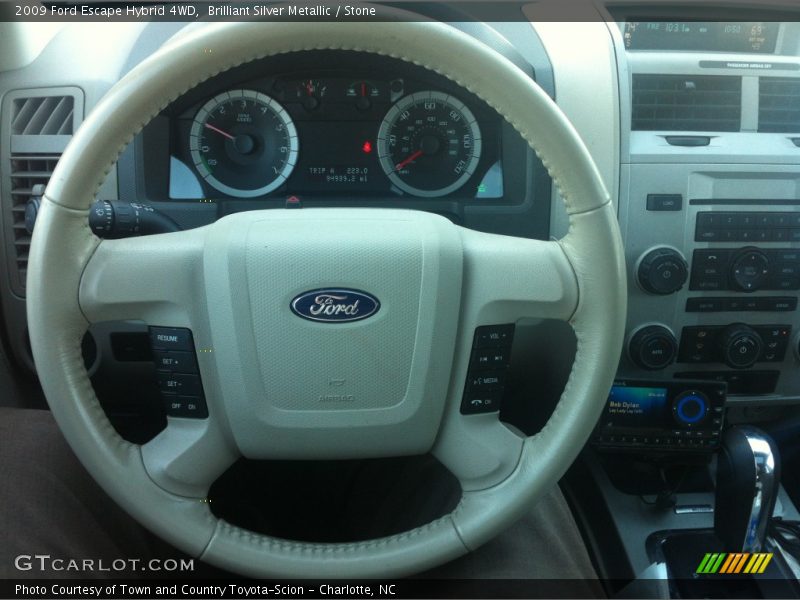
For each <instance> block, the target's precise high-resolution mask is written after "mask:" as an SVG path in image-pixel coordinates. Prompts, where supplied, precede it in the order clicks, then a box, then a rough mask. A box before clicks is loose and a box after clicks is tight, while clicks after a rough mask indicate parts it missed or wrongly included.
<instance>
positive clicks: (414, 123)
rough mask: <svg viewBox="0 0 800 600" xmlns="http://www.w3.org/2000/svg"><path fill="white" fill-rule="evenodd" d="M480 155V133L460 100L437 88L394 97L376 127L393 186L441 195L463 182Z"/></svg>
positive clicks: (381, 156)
mask: <svg viewBox="0 0 800 600" xmlns="http://www.w3.org/2000/svg"><path fill="white" fill-rule="evenodd" d="M480 156H481V132H480V129H479V127H478V123H477V121H476V120H475V117H474V116H473V114H472V112H471V111H470V110H469V109H468V108H467V107H466V106H465V105H464V103H463V102H461V101H460V100H457V99H456V98H454V97H452V96H448V95H447V94H444V93H442V92H434V91H425V92H417V93H415V94H411V95H409V96H406V97H405V98H402V99H400V100H399V101H398V102H397V104H395V105H394V106H393V107H392V108H391V109H389V112H388V113H387V114H386V116H385V117H384V119H383V122H382V123H381V127H380V129H379V131H378V158H379V160H380V163H381V167H382V168H383V171H384V173H386V175H387V177H388V178H389V179H390V180H391V182H392V183H393V184H394V185H395V186H397V187H398V188H399V189H401V190H403V191H405V192H407V193H409V194H413V195H415V196H423V197H429V198H431V197H436V196H444V195H446V194H449V193H451V192H454V191H455V190H457V189H459V188H460V187H461V186H463V185H464V184H465V183H466V182H467V180H468V179H469V178H470V177H471V176H472V174H473V173H474V172H475V169H476V167H477V166H478V161H479V160H480Z"/></svg>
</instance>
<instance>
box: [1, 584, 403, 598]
mask: <svg viewBox="0 0 800 600" xmlns="http://www.w3.org/2000/svg"><path fill="white" fill-rule="evenodd" d="M397 587H398V586H397V585H395V584H391V583H388V584H375V585H362V584H357V585H356V584H343V583H339V584H336V585H333V584H328V583H315V584H314V585H313V586H307V585H300V584H270V585H257V584H253V585H239V584H233V583H231V584H223V585H203V584H200V583H198V584H188V583H184V584H177V583H176V584H171V585H142V584H138V583H137V584H132V585H129V584H124V583H113V584H94V585H86V584H65V583H54V584H48V585H38V584H36V585H26V584H21V583H18V584H16V585H15V593H16V595H17V597H19V598H24V597H30V598H39V597H51V598H53V597H55V598H169V597H186V598H269V597H278V598H281V597H284V598H297V597H303V596H309V597H325V596H330V597H333V598H371V597H375V596H377V597H380V598H390V597H392V596H394V595H395V594H396V593H397V590H396V588H397Z"/></svg>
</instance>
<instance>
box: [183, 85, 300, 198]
mask: <svg viewBox="0 0 800 600" xmlns="http://www.w3.org/2000/svg"><path fill="white" fill-rule="evenodd" d="M298 148H299V143H298V139H297V130H296V129H295V126H294V123H293V122H292V118H291V117H290V116H289V113H287V112H286V109H285V108H283V107H282V106H281V105H280V104H278V102H276V101H275V100H273V99H272V98H270V97H269V96H267V95H266V94H262V93H261V92H256V91H254V90H230V91H227V92H223V93H222V94H218V95H217V96H214V97H213V98H212V99H211V100H209V101H208V102H206V103H205V104H204V105H203V107H202V108H201V109H200V110H199V111H198V112H197V115H196V116H195V118H194V122H193V123H192V128H191V131H190V133H189V150H190V152H191V155H192V160H193V161H194V164H195V168H196V169H197V171H198V172H199V173H200V175H201V176H202V177H203V178H204V179H205V180H206V181H207V182H208V184H209V185H211V186H212V187H214V188H216V189H217V190H219V191H220V192H224V193H226V194H229V195H231V196H238V197H240V198H252V197H255V196H261V195H263V194H266V193H268V192H271V191H272V190H274V189H276V188H277V187H279V186H280V185H281V184H282V183H283V182H284V181H286V179H287V178H288V177H289V175H290V174H291V173H292V169H294V165H295V163H296V162H297V152H298Z"/></svg>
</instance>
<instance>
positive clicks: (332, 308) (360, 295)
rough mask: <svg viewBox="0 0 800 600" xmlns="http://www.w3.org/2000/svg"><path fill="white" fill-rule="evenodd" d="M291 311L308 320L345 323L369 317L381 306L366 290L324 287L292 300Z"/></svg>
mask: <svg viewBox="0 0 800 600" xmlns="http://www.w3.org/2000/svg"><path fill="white" fill-rule="evenodd" d="M290 306H291V309H292V312H293V313H294V314H296V315H297V316H298V317H302V318H304V319H308V320H309V321H320V322H323V323H347V322H350V321H360V320H362V319H366V318H367V317H371V316H372V315H374V314H375V313H376V312H378V309H380V307H381V303H380V302H378V299H377V298H376V297H375V296H373V295H371V294H367V293H366V292H359V291H358V290H349V289H346V288H330V289H329V288H325V289H321V290H311V291H310V292H304V293H302V294H300V295H299V296H297V297H295V299H294V300H292V304H291V305H290Z"/></svg>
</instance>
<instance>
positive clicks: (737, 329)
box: [719, 323, 764, 369]
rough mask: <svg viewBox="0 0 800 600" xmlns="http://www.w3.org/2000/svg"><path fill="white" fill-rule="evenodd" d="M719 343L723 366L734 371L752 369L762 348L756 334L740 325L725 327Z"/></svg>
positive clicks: (762, 342)
mask: <svg viewBox="0 0 800 600" xmlns="http://www.w3.org/2000/svg"><path fill="white" fill-rule="evenodd" d="M719 343H720V349H721V350H722V358H723V360H724V361H725V364H726V365H728V366H729V367H733V368H734V369H746V368H747V367H752V366H753V365H754V364H755V363H756V361H757V360H758V357H759V356H760V355H761V350H762V349H763V347H764V341H763V340H762V339H761V336H760V335H758V332H757V331H755V330H754V329H753V328H752V327H748V326H747V325H744V324H742V323H734V324H733V325H729V326H728V327H726V328H725V330H724V331H723V332H722V333H721V334H720V337H719Z"/></svg>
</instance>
